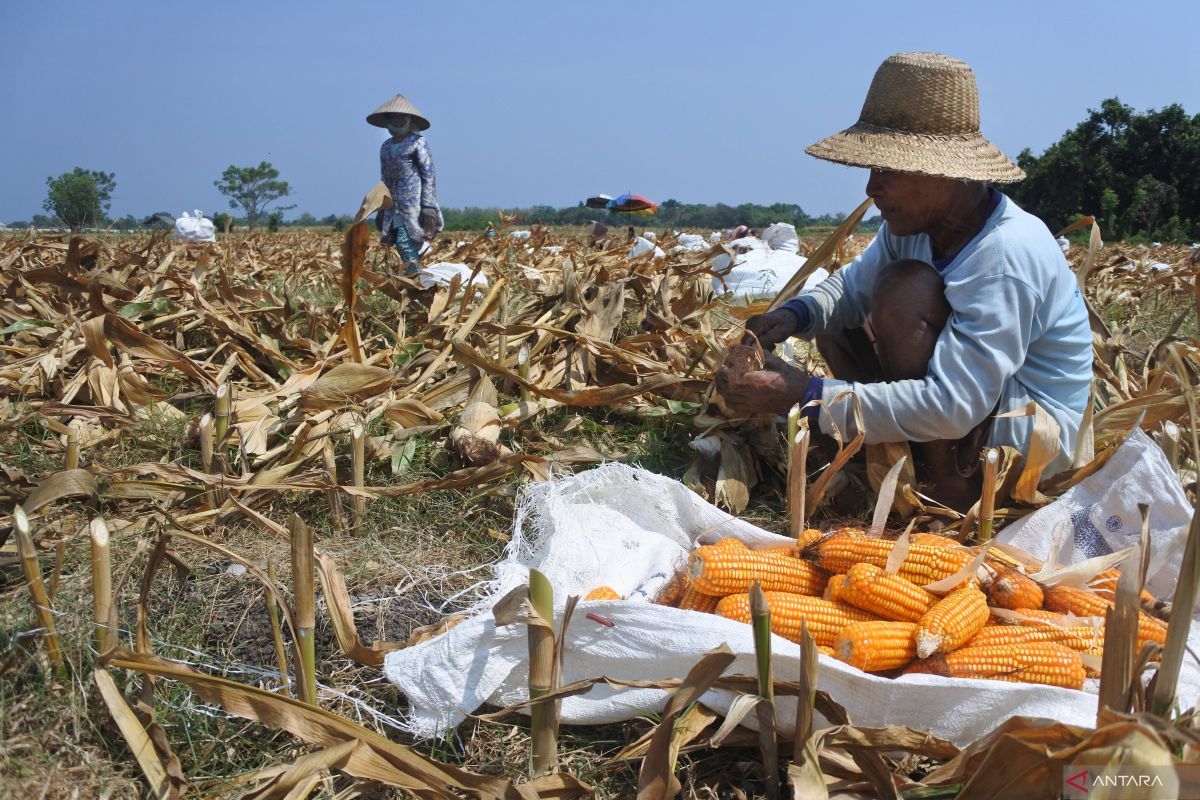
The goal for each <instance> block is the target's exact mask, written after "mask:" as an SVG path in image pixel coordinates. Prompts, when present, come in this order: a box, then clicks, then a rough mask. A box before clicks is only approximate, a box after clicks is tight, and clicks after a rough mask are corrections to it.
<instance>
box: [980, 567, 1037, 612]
mask: <svg viewBox="0 0 1200 800" xmlns="http://www.w3.org/2000/svg"><path fill="white" fill-rule="evenodd" d="M988 594H989V596H990V597H991V601H992V605H994V606H999V607H1000V608H1037V607H1038V606H1040V605H1041V604H1042V602H1043V600H1044V599H1045V598H1044V596H1043V594H1042V587H1041V586H1039V585H1038V583H1037V581H1035V580H1033V578H1030V577H1029V576H1028V575H1026V574H1024V573H1022V572H1018V571H1017V570H1015V569H1011V568H1008V569H1002V570H1001V571H1000V572H999V573H998V574H997V575H996V577H994V578H992V583H991V586H990V587H989V589H988Z"/></svg>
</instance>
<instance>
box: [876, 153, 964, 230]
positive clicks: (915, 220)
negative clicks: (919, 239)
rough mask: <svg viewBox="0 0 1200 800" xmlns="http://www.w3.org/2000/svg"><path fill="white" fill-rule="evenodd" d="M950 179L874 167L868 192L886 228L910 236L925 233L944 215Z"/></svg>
mask: <svg viewBox="0 0 1200 800" xmlns="http://www.w3.org/2000/svg"><path fill="white" fill-rule="evenodd" d="M951 183H952V181H951V180H950V179H949V178H935V177H933V176H930V175H912V174H909V173H906V172H886V171H884V170H879V169H873V170H871V177H870V178H868V179H867V196H869V197H870V198H871V199H872V200H874V201H875V207H876V208H878V209H879V214H880V216H882V217H883V221H884V222H886V223H887V224H888V230H889V231H891V232H892V233H893V234H895V235H896V236H912V235H913V234H916V233H927V232H928V231H929V229H930V227H931V226H932V225H933V224H934V223H935V222H936V221H937V220H938V219H939V218H941V217H942V216H944V215H945V212H946V205H947V201H948V200H949V189H950V186H951Z"/></svg>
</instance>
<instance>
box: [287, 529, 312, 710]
mask: <svg viewBox="0 0 1200 800" xmlns="http://www.w3.org/2000/svg"><path fill="white" fill-rule="evenodd" d="M290 528H291V533H292V606H293V608H292V613H293V616H294V617H295V620H296V657H297V661H298V664H297V666H298V667H299V668H298V669H297V670H296V672H297V676H296V679H297V683H299V684H300V699H301V700H303V701H304V702H306V703H309V704H310V705H316V703H317V658H316V642H315V640H314V638H313V629H314V628H315V627H316V611H315V607H316V602H315V600H314V598H313V591H314V587H313V568H314V565H313V530H312V528H310V527H308V526H307V525H305V524H304V521H303V520H301V519H300V517H299V516H296V515H295V514H293V515H292V523H291V526H290Z"/></svg>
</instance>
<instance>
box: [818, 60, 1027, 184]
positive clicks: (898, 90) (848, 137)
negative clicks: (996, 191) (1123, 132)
mask: <svg viewBox="0 0 1200 800" xmlns="http://www.w3.org/2000/svg"><path fill="white" fill-rule="evenodd" d="M804 152H806V153H808V154H809V155H811V156H816V157H817V158H822V159H825V160H826V161H834V162H837V163H839V164H849V165H851V166H855V167H869V168H871V169H882V170H889V171H893V172H913V173H918V174H922V175H938V176H941V177H945V178H960V179H963V180H973V181H987V182H989V183H1011V182H1013V181H1019V180H1021V179H1022V178H1024V177H1025V173H1024V172H1023V171H1022V170H1021V168H1020V167H1018V166H1017V165H1016V164H1014V163H1013V162H1012V161H1011V160H1009V158H1008V156H1006V155H1004V153H1002V152H1000V149H999V148H998V147H996V145H994V144H992V143H991V142H989V141H988V140H987V139H985V138H984V137H983V134H981V133H980V132H979V89H978V88H976V86H975V75H974V73H972V72H971V68H970V67H968V66H967V65H966V64H965V63H964V62H962V61H959V60H958V59H957V58H951V57H950V56H944V55H942V54H940V53H897V54H896V55H894V56H891V57H890V58H888V59H887V60H886V61H884V62H883V63H882V64H881V65H880V66H879V69H878V70H876V72H875V78H874V79H873V80H872V81H871V88H870V89H869V90H868V91H867V100H866V102H864V103H863V107H862V113H860V114H859V117H858V122H856V123H855V124H854V125H853V126H851V127H849V128H847V129H846V130H844V131H842V132H841V133H836V134H834V135H833V136H830V137H828V138H826V139H822V140H821V141H819V142H817V143H816V144H814V145H812V146H811V147H808V148H807V149H805V151H804Z"/></svg>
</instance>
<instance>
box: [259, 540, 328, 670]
mask: <svg viewBox="0 0 1200 800" xmlns="http://www.w3.org/2000/svg"><path fill="white" fill-rule="evenodd" d="M267 578H268V579H269V580H270V581H271V585H272V586H274V585H277V584H278V579H277V578H276V577H275V562H274V561H273V560H272V559H269V558H268V559H267ZM263 602H264V603H266V604H267V618H268V619H269V620H270V621H271V639H272V641H273V642H274V643H275V664H276V666H277V667H278V669H279V679H280V680H281V681H283V691H284V692H285V693H286V692H290V691H291V688H292V682H291V680H290V679H289V678H288V667H287V653H286V652H284V649H283V630H282V629H281V628H280V626H279V609H278V608H277V607H276V606H275V598H274V597H273V596H272V594H271V592H270V591H269V590H267V588H266V587H263ZM313 655H314V657H315V656H316V653H313Z"/></svg>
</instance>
